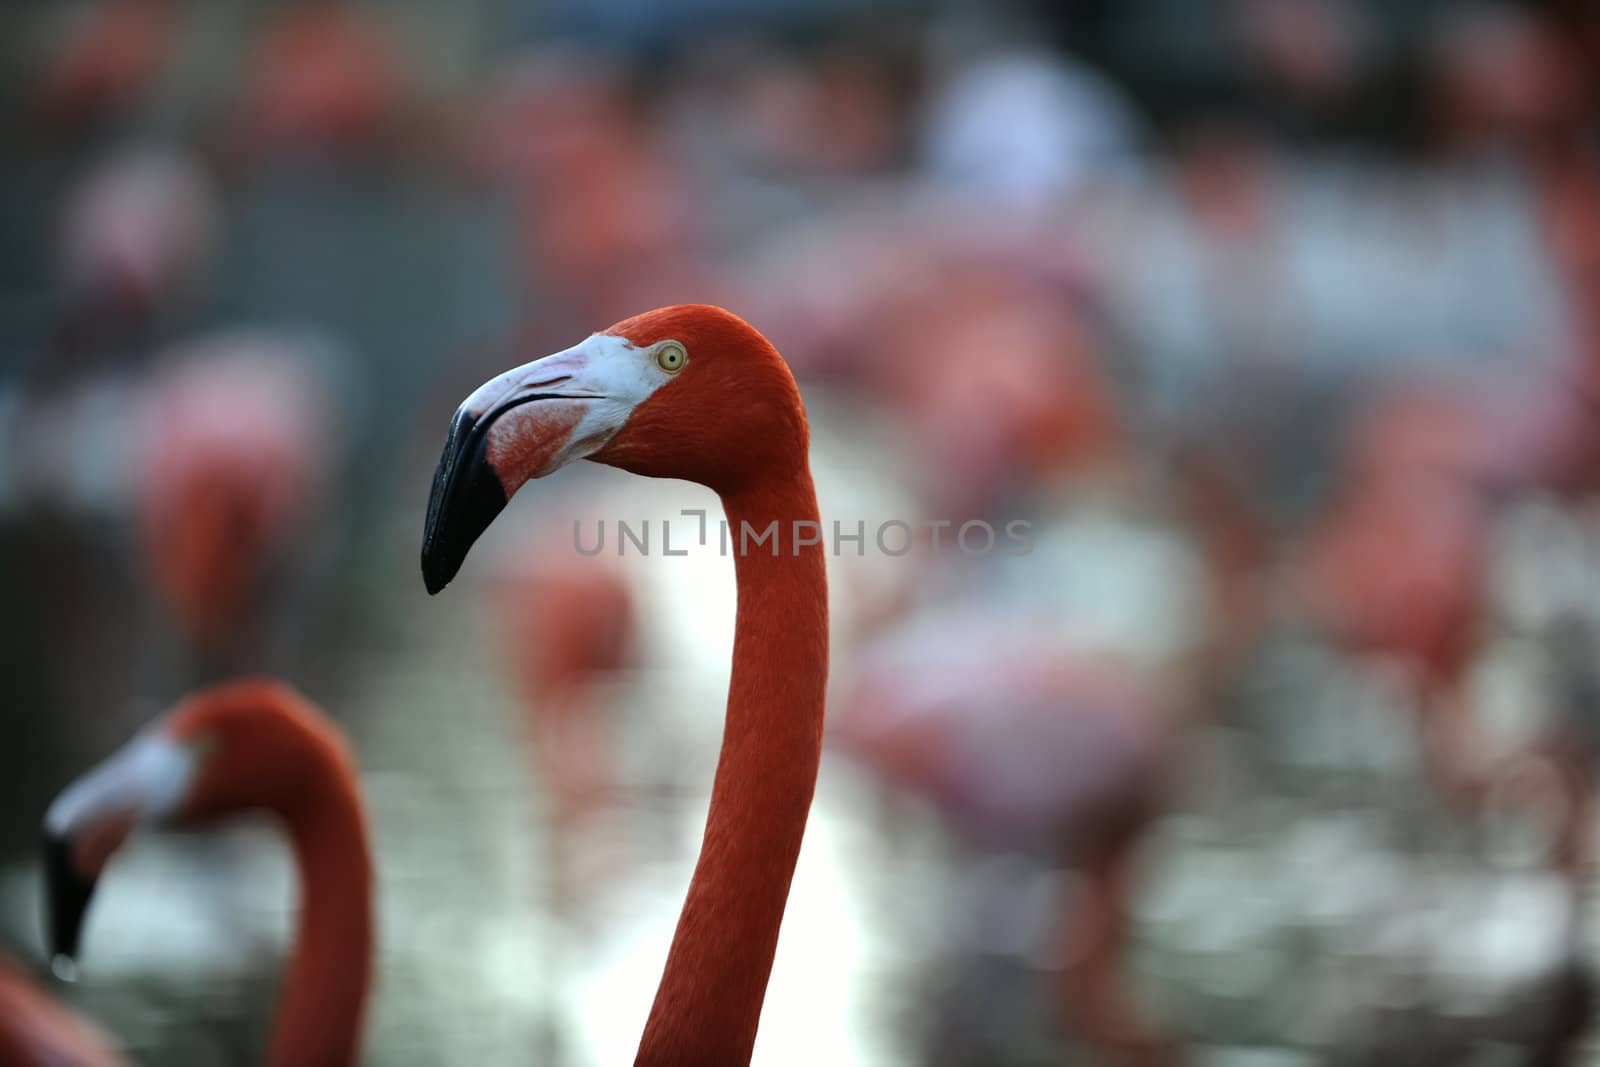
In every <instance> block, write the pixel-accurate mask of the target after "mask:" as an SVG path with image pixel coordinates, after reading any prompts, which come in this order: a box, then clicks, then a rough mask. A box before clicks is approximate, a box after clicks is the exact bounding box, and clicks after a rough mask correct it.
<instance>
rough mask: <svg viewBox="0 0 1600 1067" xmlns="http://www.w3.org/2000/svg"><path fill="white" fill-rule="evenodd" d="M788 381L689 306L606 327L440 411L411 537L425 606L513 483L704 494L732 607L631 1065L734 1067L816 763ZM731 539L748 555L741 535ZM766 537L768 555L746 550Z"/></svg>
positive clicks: (801, 452) (794, 419)
mask: <svg viewBox="0 0 1600 1067" xmlns="http://www.w3.org/2000/svg"><path fill="white" fill-rule="evenodd" d="M809 437H810V431H809V428H808V425H807V420H806V414H805V407H804V404H803V403H802V401H801V398H800V391H799V388H798V387H797V386H796V385H795V381H794V376H793V375H792V374H791V373H790V372H789V368H788V365H787V364H786V363H785V362H784V361H783V357H782V356H780V355H779V354H778V352H777V350H776V349H775V348H773V346H772V345H771V344H770V343H769V342H768V341H767V340H766V338H764V337H763V336H762V335H761V334H760V333H758V332H757V331H756V330H755V328H754V327H752V326H750V325H749V324H748V323H746V322H745V321H744V320H742V319H740V318H738V317H737V316H735V315H733V314H731V313H729V312H727V311H724V310H723V309H721V308H717V307H711V306H708V305H703V304H691V305H680V306H675V307H666V308H658V309H656V310H654V311H649V312H645V313H644V314H641V315H637V316H634V317H633V318H629V319H625V320H623V321H621V322H619V323H617V324H615V325H614V326H611V327H609V328H608V329H606V330H604V331H602V332H600V333H597V334H592V335H591V336H589V337H588V338H587V339H585V340H583V341H581V342H579V343H578V344H576V345H574V346H572V347H571V348H568V349H566V350H564V351H561V352H558V353H556V354H554V355H550V356H546V357H544V358H542V359H536V360H534V361H533V362H531V363H527V364H524V365H523V366H520V367H517V368H514V369H512V370H510V371H507V372H506V373H504V374H502V375H500V376H498V377H496V378H493V379H491V380H490V381H488V382H487V383H485V384H484V385H483V386H481V387H480V388H479V389H478V390H477V391H476V392H474V393H472V395H470V396H469V397H467V399H466V400H465V401H464V402H463V403H462V404H461V406H460V407H459V408H458V409H457V411H456V413H455V416H454V418H453V419H452V421H451V424H450V431H449V435H448V436H447V438H446V440H445V446H444V452H443V455H442V457H441V458H440V461H439V467H438V470H437V471H436V473H435V475H434V482H433V488H432V491H431V494H430V496H429V500H428V514H427V520H426V523H425V526H424V532H423V545H422V574H423V580H424V583H425V584H426V586H427V589H428V591H429V592H430V593H437V592H438V591H439V590H441V589H443V588H444V587H445V585H446V584H448V583H449V582H450V580H451V579H452V578H454V577H455V575H456V573H457V572H458V571H459V570H460V567H461V564H462V562H463V561H464V560H465V558H466V555H467V552H468V550H469V549H470V548H471V546H472V544H473V542H474V541H475V540H476V539H477V538H478V537H479V535H481V534H482V533H483V531H484V530H486V529H487V528H488V526H489V524H490V523H491V522H493V520H494V518H495V516H497V515H498V514H499V513H500V511H501V510H502V509H504V507H505V506H506V502H507V500H508V499H509V498H510V497H511V495H512V494H514V493H515V492H516V491H517V490H518V489H520V488H521V487H522V486H523V485H524V484H525V483H526V482H528V481H529V480H530V479H532V478H536V477H541V476H544V475H546V474H549V473H550V472H551V471H554V470H556V469H557V468H559V467H561V466H563V465H565V464H567V463H570V462H572V461H573V460H577V459H584V458H587V459H592V460H595V461H596V462H600V463H605V464H609V465H611V466H615V467H620V468H622V469H623V470H626V471H629V472H631V473H634V474H641V475H645V476H648V477H662V478H681V479H684V480H688V481H695V482H699V483H700V484H702V485H704V486H706V487H708V488H709V489H711V490H712V491H714V492H716V493H717V494H718V496H719V497H720V498H721V500H722V505H723V508H724V510H725V511H726V513H727V519H728V522H729V524H730V529H731V530H732V531H734V533H733V535H732V548H733V554H734V573H735V576H736V580H737V584H738V606H737V609H736V614H735V622H734V641H733V671H732V677H731V679H730V682H729V690H728V703H727V714H726V722H725V726H724V734H723V741H722V751H721V756H720V758H719V761H718V764H717V770H716V776H715V779H714V781H713V785H712V792H711V806H710V811H709V813H708V815H707V818H706V828H705V836H704V839H703V841H702V844H701V849H700V855H699V859H698V861H697V862H696V865H695V872H694V875H693V878H692V879H691V881H690V884H689V891H688V896H687V899H686V900H685V902H684V905H683V910H682V912H681V913H680V915H679V919H678V925H677V929H676V931H675V932H674V935H673V939H672V946H671V948H670V950H669V952H668V956H667V962H666V967H665V970H664V972H663V974H662V977H661V984H660V986H659V987H658V988H657V992H656V998H655V1001H654V1003H653V1005H652V1006H651V1010H650V1015H649V1018H648V1020H647V1021H646V1023H645V1029H644V1034H643V1036H642V1038H641V1040H640V1044H639V1050H638V1057H637V1060H636V1062H637V1063H639V1064H647V1065H659V1064H709V1063H715V1064H729V1065H732V1064H747V1063H749V1061H750V1056H751V1053H752V1051H753V1048H754V1045H755V1039H756V1030H757V1027H758V1025H759V1022H760V1017H761V1005H762V1001H763V999H764V998H765V995H766V988H767V980H768V977H769V975H770V974H771V970H772V962H773V956H774V954H775V952H776V949H777V943H778V931H779V928H780V926H781V925H782V922H783V912H784V907H785V905H786V903H787V900H788V895H789V885H790V882H791V880H792V879H793V876H794V870H795V863H796V861H797V859H798V858H799V853H800V842H801V838H802V836H803V835H804V832H805V826H806V819H807V815H808V812H809V809H810V806H811V798H812V794H813V792H814V791H815V788H816V780H817V772H818V768H819V765H820V762H821V756H822V721H823V702H824V692H825V690H826V687H827V673H828V593H827V577H826V573H825V568H824V562H823V554H822V548H821V543H820V542H821V538H820V537H818V538H816V539H815V540H816V542H817V543H810V542H811V541H812V537H811V536H810V534H811V532H812V531H814V530H816V529H817V527H816V526H814V525H809V526H808V525H807V524H816V523H817V522H818V516H817V503H816V492H815V489H814V486H813V484H812V477H811V468H810V462H809V459H808V455H807V449H808V445H809ZM746 531H748V532H749V536H748V537H744V536H743V535H744V534H745V533H746ZM766 532H770V536H771V537H772V538H775V540H773V541H770V542H769V543H764V544H761V545H756V544H754V543H753V538H754V537H756V536H760V535H762V534H763V533H766Z"/></svg>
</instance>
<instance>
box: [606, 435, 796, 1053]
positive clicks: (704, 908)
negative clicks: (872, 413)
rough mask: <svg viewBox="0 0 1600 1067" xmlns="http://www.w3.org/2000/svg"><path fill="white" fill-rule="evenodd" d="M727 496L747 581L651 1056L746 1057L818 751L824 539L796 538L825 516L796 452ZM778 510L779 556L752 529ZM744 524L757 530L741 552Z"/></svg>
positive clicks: (650, 1033) (655, 1015) (649, 1029)
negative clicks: (791, 461) (695, 856)
mask: <svg viewBox="0 0 1600 1067" xmlns="http://www.w3.org/2000/svg"><path fill="white" fill-rule="evenodd" d="M723 507H724V509H725V510H726V512H727V517H728V524H729V529H730V544H731V546H732V550H733V553H734V559H735V563H734V571H735V574H736V576H737V578H738V587H739V594H738V614H737V617H736V621H735V624H734V638H733V674H732V677H731V679H730V682H729V687H728V710H727V721H726V724H725V726H724V728H723V738H722V754H721V757H720V758H719V760H718V762H717V773H716V778H715V781H714V782H713V785H712V788H711V808H710V812H709V814H708V815H707V817H706V830H705V838H704V840H703V842H702V844H701V848H700V859H699V862H698V863H697V864H696V866H695V872H694V878H693V880H692V881H691V882H690V883H689V894H688V897H687V899H686V900H685V901H684V905H683V912H682V914H681V915H680V917H679V919H678V928H677V932H676V934H674V936H673V939H672V948H671V951H670V952H669V953H668V955H667V964H666V970H665V972H664V973H663V975H662V978H661V986H660V988H659V989H658V990H657V992H656V999H655V1004H654V1006H653V1007H652V1008H651V1010H650V1019H649V1021H648V1022H647V1023H646V1025H645V1031H644V1038H643V1040H642V1041H641V1043H640V1046H639V1056H638V1060H637V1063H638V1064H640V1065H648V1067H661V1065H690V1064H712V1063H714V1064H722V1065H737V1064H743V1063H748V1062H749V1060H750V1054H751V1050H752V1048H753V1047H754V1044H755V1037H756V1027H757V1024H758V1023H759V1022H760V1019H761V1004H762V1000H763V998H764V997H765V995H766V989H767V977H768V975H769V974H770V972H771V970H772V959H773V955H774V953H775V952H776V951H777V946H778V928H779V926H780V925H781V924H782V921H783V909H784V904H785V902H786V901H787V899H788V896H789V883H790V881H791V879H792V878H793V876H794V868H795V862H796V860H797V859H798V858H799V854H800V840H801V838H802V836H803V835H804V833H805V826H806V815H807V812H808V811H809V809H810V807H811V795H812V792H813V791H814V790H815V788H816V781H817V768H818V765H819V763H820V761H821V757H822V718H823V693H824V690H825V688H826V686H827V675H828V589H827V577H826V571H825V565H824V561H823V554H822V547H821V545H820V544H816V545H806V546H799V547H797V545H796V542H797V540H799V539H797V538H795V537H794V531H793V523H794V522H795V521H796V520H808V521H810V522H811V523H816V522H817V501H816V493H815V491H814V490H813V488H812V483H811V475H810V472H809V471H808V470H807V469H806V468H805V466H804V464H801V465H799V467H798V469H797V471H796V472H795V473H794V474H793V475H792V476H791V477H788V478H785V479H780V480H776V481H773V482H768V483H765V484H763V485H761V486H758V487H755V488H752V489H748V490H745V491H742V492H739V493H736V494H730V495H724V497H723ZM773 521H776V522H777V526H778V531H777V539H778V544H777V555H776V556H774V555H773V554H772V549H771V542H768V543H766V544H762V545H759V546H758V545H756V544H755V543H754V540H753V537H755V536H759V535H760V534H761V533H763V532H764V531H765V530H766V529H767V527H768V525H769V524H770V523H772V522H773ZM743 523H748V524H749V528H750V529H751V531H752V540H751V541H749V542H748V543H747V544H746V545H745V546H744V548H743V550H742V551H741V546H740V531H741V529H742V525H741V524H743ZM817 529H819V528H818V527H811V528H810V531H816V530H817ZM802 534H803V535H805V536H809V535H810V533H809V532H808V531H807V530H802Z"/></svg>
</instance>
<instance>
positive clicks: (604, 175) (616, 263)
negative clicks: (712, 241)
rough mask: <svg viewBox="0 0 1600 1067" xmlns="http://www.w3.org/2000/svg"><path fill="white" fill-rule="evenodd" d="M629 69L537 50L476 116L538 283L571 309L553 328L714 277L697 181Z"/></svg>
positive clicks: (476, 143)
mask: <svg viewBox="0 0 1600 1067" xmlns="http://www.w3.org/2000/svg"><path fill="white" fill-rule="evenodd" d="M627 74H628V72H627V71H626V69H625V68H622V67H620V66H618V65H617V64H616V63H615V62H614V61H612V60H610V59H608V58H607V57H605V56H593V55H576V54H566V53H550V54H541V55H537V56H534V57H531V58H530V59H528V60H525V61H523V62H522V63H520V64H518V65H516V66H514V67H512V68H510V70H509V72H508V74H507V75H505V76H504V77H503V78H502V79H501V80H500V82H499V83H498V84H497V85H495V86H494V87H493V88H492V90H491V92H490V94H489V96H488V98H487V99H486V100H485V101H484V102H483V104H482V106H481V107H479V108H478V109H477V113H476V114H475V115H474V116H473V119H472V126H473V129H474V134H473V141H472V143H471V145H470V147H469V155H470V157H471V158H472V160H473V161H474V163H475V164H476V166H477V167H478V168H480V170H481V171H482V172H483V173H485V174H487V175H489V176H491V177H493V178H494V179H495V180H497V181H499V182H500V183H502V184H503V185H504V186H505V187H506V189H507V190H508V191H509V194H510V196H511V198H512V202H513V205H514V208H515V211H516V227H517V230H516V232H517V237H518V250H519V252H520V254H521V261H522V262H521V267H522V271H523V273H524V276H525V278H526V279H527V283H528V286H529V288H530V289H531V290H532V291H535V292H538V293H540V294H541V299H542V300H543V301H544V302H545V304H546V305H547V306H548V307H549V308H550V309H551V311H552V312H553V313H557V314H560V315H561V316H562V318H561V319H560V320H559V321H558V322H556V323H554V324H549V323H542V326H541V328H542V329H544V330H547V331H548V330H555V331H561V332H566V331H569V330H573V329H578V328H581V324H585V323H591V322H595V321H607V320H609V319H611V318H613V317H614V316H616V315H618V314H621V313H623V311H624V309H626V308H630V307H638V306H640V305H641V304H644V305H654V304H657V303H660V302H662V301H663V300H665V299H671V298H673V297H674V296H676V295H681V294H683V293H687V292H706V291H707V290H708V288H709V289H715V277H714V275H713V272H712V268H711V266H710V264H709V262H708V260H707V257H706V256H705V254H704V250H703V248H702V241H701V239H700V230H701V218H700V212H699V211H698V207H697V204H696V202H695V200H694V198H693V196H692V195H691V193H692V189H693V186H692V185H691V184H690V183H689V182H688V180H687V178H686V176H685V175H683V174H682V173H681V172H680V169H679V166H678V164H677V162H676V160H675V159H674V157H673V154H672V153H671V152H670V151H669V149H668V146H667V144H666V143H665V141H664V139H663V137H662V136H661V134H660V133H659V132H658V131H657V130H656V129H654V128H653V127H652V125H651V123H650V121H649V118H650V116H649V113H648V111H647V109H646V107H645V106H644V104H643V103H642V102H641V100H640V99H639V98H638V97H637V95H636V94H635V93H634V91H633V89H632V87H631V86H630V84H629V82H628V77H627ZM546 318H548V316H546Z"/></svg>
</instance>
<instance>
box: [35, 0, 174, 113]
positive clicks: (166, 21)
mask: <svg viewBox="0 0 1600 1067" xmlns="http://www.w3.org/2000/svg"><path fill="white" fill-rule="evenodd" d="M177 6H178V5H177V4H176V3H174V2H173V0H107V2H102V3H96V4H91V5H88V6H86V7H85V6H82V5H73V6H72V7H70V8H65V7H64V8H61V9H58V10H60V11H62V12H64V13H65V18H64V19H62V20H61V23H60V26H59V28H58V30H57V32H56V34H55V35H54V40H53V41H52V42H51V43H50V44H49V46H48V47H47V49H46V58H45V61H44V69H43V70H42V71H41V74H40V84H39V107H40V110H41V111H42V113H43V115H44V117H45V119H46V120H47V121H49V122H50V123H52V124H55V125H59V126H64V127H80V126H84V125H87V124H88V123H89V122H90V121H92V120H94V119H97V118H99V117H101V116H103V115H105V114H106V113H108V112H112V111H114V110H115V109H117V108H118V107H119V106H125V105H127V104H128V103H130V102H132V101H133V100H134V99H136V98H137V96H138V95H139V93H140V92H141V91H142V90H144V89H145V88H147V87H148V86H149V85H150V83H151V82H153V81H154V80H155V78H156V77H157V76H158V75H159V73H160V71H161V68H162V67H163V65H165V64H166V62H167V60H168V57H169V56H170V54H171V51H172V44H173V39H174V37H175V35H176V30H177V16H178V11H177Z"/></svg>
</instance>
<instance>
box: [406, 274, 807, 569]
mask: <svg viewBox="0 0 1600 1067" xmlns="http://www.w3.org/2000/svg"><path fill="white" fill-rule="evenodd" d="M807 444H808V433H807V429H806V418H805V409H804V407H803V405H802V404H801V401H800V391H799V389H798V388H797V387H796V385H795V382H794V376H793V375H792V374H790V372H789V368H788V365H787V364H785V363H784V361H783V359H782V357H781V356H779V355H778V353H777V350H776V349H774V348H773V347H772V345H771V344H769V343H768V342H767V340H766V339H765V338H764V337H762V336H761V334H759V333H758V332H756V330H755V329H754V328H753V327H752V326H750V325H749V324H748V323H746V322H744V321H743V320H742V319H740V318H738V317H737V316H735V315H732V314H730V313H729V312H726V311H723V310H722V309H721V308H715V307H709V306H707V305H703V304H689V305H680V306H677V307H669V308H660V309H658V310H655V311H650V312H646V313H645V314H642V315H637V316H635V317H633V318H631V319H625V320H624V321H622V322H619V323H617V324H616V325H614V326H612V327H610V328H609V329H607V330H604V331H602V332H601V333H597V334H593V335H592V336H590V337H588V338H586V339H585V340H583V341H581V342H579V343H578V344H576V345H574V346H572V347H571V348H568V349H566V350H565V351H562V352H557V353H556V354H555V355H551V356H545V357H544V358H542V359H536V360H534V361H533V362H531V363H526V364H524V365H522V366H520V367H516V368H514V369H512V370H509V371H507V372H505V373H504V374H501V375H500V376H499V377H496V378H492V379H490V380H489V381H488V382H486V383H485V384H484V385H482V386H481V387H479V388H478V389H477V390H476V391H475V392H474V393H473V394H472V395H471V396H469V397H467V399H466V400H465V401H464V402H463V403H462V405H461V406H460V407H459V408H458V409H457V410H456V413H455V417H454V418H453V419H452V420H451V423H450V432H449V436H448V437H447V438H446V439H445V444H444V454H443V455H442V456H441V457H440V459H439V466H438V469H437V471H436V472H435V474H434V479H433V491H432V493H431V495H430V496H429V499H428V517H427V524H426V526H425V528H424V531H423V543H422V574H423V580H424V581H425V582H426V584H427V587H428V591H429V592H430V593H437V592H438V591H439V590H441V589H443V588H444V587H445V585H447V584H448V583H449V582H450V580H451V579H452V578H454V577H455V575H456V572H457V571H458V570H459V569H460V567H461V564H462V561H463V560H465V559H466V556H467V551H468V549H470V548H471V547H472V544H473V542H474V541H476V540H477V539H478V537H479V536H480V535H481V534H482V533H483V531H484V530H486V529H488V527H489V524H490V523H491V522H492V521H494V518H495V516H497V515H498V514H499V513H500V511H501V509H503V508H504V507H505V506H506V502H507V501H508V500H509V499H510V498H511V496H512V495H513V494H514V493H516V491H517V490H518V489H520V488H521V487H522V486H523V485H524V484H526V483H527V482H528V481H529V480H531V479H533V478H541V477H544V476H545V475H547V474H550V473H552V472H554V471H556V470H558V469H560V468H561V467H564V466H566V465H567V464H568V463H571V462H573V461H574V460H579V459H591V460H594V461H596V462H599V463H606V464H609V465H611V466H614V467H620V468H622V469H624V470H627V471H630V472H632V473H635V474H642V475H647V476H650V477H657V478H681V479H684V480H686V481H692V482H699V483H700V484H702V485H705V486H708V487H710V488H711V489H713V490H715V491H716V492H718V493H720V494H722V495H723V496H727V495H729V494H734V493H739V492H741V491H744V490H747V489H750V488H751V487H752V486H754V485H756V484H757V483H759V482H760V481H761V480H763V479H772V478H783V477H785V476H788V475H796V474H798V473H800V472H802V471H804V469H805V464H806V449H807Z"/></svg>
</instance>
